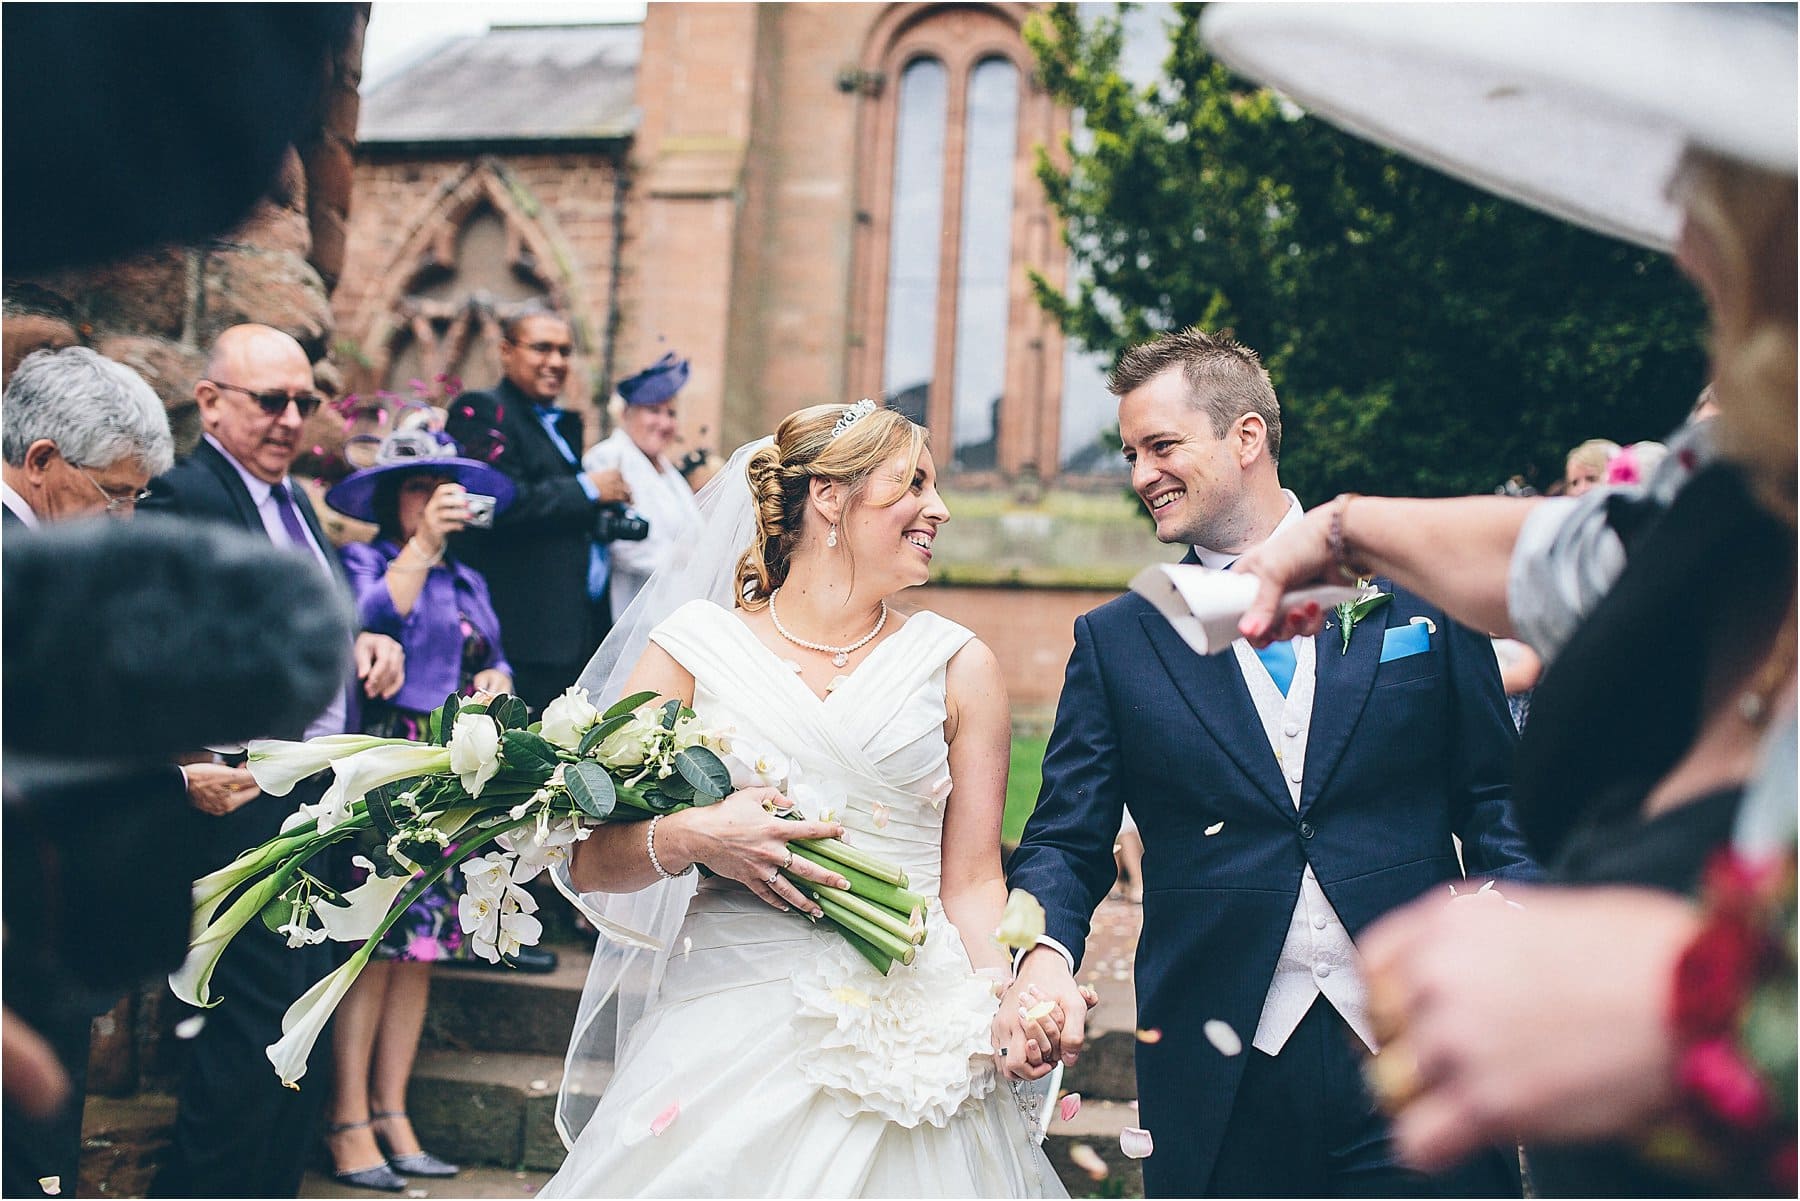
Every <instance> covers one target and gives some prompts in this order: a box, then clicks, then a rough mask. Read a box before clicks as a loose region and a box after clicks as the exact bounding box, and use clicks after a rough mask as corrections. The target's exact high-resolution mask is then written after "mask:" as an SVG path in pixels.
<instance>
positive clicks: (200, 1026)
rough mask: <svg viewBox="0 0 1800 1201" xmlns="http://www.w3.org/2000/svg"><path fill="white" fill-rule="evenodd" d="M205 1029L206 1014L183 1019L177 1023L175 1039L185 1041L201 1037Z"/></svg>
mask: <svg viewBox="0 0 1800 1201" xmlns="http://www.w3.org/2000/svg"><path fill="white" fill-rule="evenodd" d="M205 1028H206V1015H205V1014H204V1013H196V1014H195V1015H194V1016H193V1017H191V1018H182V1019H181V1020H180V1021H179V1022H176V1023H175V1037H176V1038H184V1039H185V1038H195V1037H197V1036H198V1035H199V1033H200V1031H202V1030H204V1029H205Z"/></svg>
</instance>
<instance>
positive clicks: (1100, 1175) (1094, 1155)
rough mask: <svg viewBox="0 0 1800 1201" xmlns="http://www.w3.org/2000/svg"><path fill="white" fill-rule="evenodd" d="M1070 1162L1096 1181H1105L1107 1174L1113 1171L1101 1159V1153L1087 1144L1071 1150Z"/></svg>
mask: <svg viewBox="0 0 1800 1201" xmlns="http://www.w3.org/2000/svg"><path fill="white" fill-rule="evenodd" d="M1069 1162H1070V1163H1072V1164H1074V1165H1075V1166H1076V1167H1078V1168H1080V1169H1081V1170H1082V1171H1084V1172H1086V1173H1087V1174H1088V1175H1089V1176H1092V1177H1093V1178H1094V1179H1095V1180H1105V1179H1106V1174H1107V1172H1109V1171H1111V1169H1110V1168H1108V1167H1107V1166H1106V1161H1105V1160H1104V1159H1101V1158H1100V1152H1098V1151H1096V1150H1094V1149H1093V1148H1092V1147H1090V1146H1088V1145H1087V1144H1086V1143H1076V1144H1075V1145H1074V1146H1073V1147H1070V1148H1069Z"/></svg>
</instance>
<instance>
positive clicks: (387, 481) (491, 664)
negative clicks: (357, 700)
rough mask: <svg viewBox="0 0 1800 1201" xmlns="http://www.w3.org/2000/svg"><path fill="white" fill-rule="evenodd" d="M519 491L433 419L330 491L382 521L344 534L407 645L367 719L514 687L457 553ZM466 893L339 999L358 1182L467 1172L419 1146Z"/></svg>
mask: <svg viewBox="0 0 1800 1201" xmlns="http://www.w3.org/2000/svg"><path fill="white" fill-rule="evenodd" d="M512 497H513V484H512V481H511V480H509V479H507V478H506V476H504V475H502V474H501V473H500V472H498V471H496V470H495V469H494V468H492V467H488V466H486V465H485V464H482V463H477V462H475V461H474V460H472V459H463V458H459V457H457V455H456V445H455V443H454V442H451V441H450V440H449V439H448V437H446V436H445V435H442V434H438V433H435V432H433V431H431V430H428V429H405V430H398V431H396V432H395V433H393V434H391V435H390V436H389V437H388V438H387V439H386V440H385V441H384V442H383V443H382V444H381V449H380V450H379V451H378V452H377V456H376V462H375V464H374V465H373V466H371V467H366V468H364V469H363V470H361V471H357V472H355V473H353V474H351V475H350V476H348V477H347V478H345V479H344V480H343V481H342V482H340V483H339V484H337V485H336V486H335V487H333V488H332V489H331V491H329V492H328V493H326V495H325V500H326V503H327V504H329V505H330V506H331V507H332V508H334V509H336V510H337V511H338V512H340V513H343V514H345V515H347V516H350V517H355V518H359V519H360V520H363V521H370V522H373V523H374V524H375V525H376V527H377V533H376V536H375V540H374V541H373V542H371V543H367V544H363V543H353V544H351V545H349V546H346V547H344V548H343V551H342V555H343V560H344V567H345V569H346V571H347V572H348V573H349V575H350V581H351V583H352V585H353V586H354V587H355V589H356V603H357V609H358V615H359V617H360V619H361V622H362V628H364V629H368V630H376V631H379V632H381V633H383V634H387V635H389V636H391V637H393V638H396V639H398V640H399V641H400V643H401V645H402V646H403V647H405V649H406V682H405V683H404V684H403V685H401V688H400V691H399V692H398V693H396V694H395V695H394V697H393V698H392V699H391V700H389V701H370V702H368V703H367V704H366V705H365V707H364V710H363V719H362V729H363V732H364V733H369V734H379V735H382V736H385V737H389V738H410V739H413V740H415V741H416V740H419V739H421V738H423V737H424V718H425V717H426V715H427V714H429V713H430V712H431V710H433V709H435V708H437V707H438V706H439V705H441V704H443V703H444V698H445V697H447V696H448V695H450V694H451V693H453V692H459V691H465V690H469V689H485V690H486V691H488V692H495V693H499V692H510V691H512V669H511V668H510V667H509V666H508V665H507V662H506V655H505V653H504V652H503V651H502V650H501V647H500V623H499V620H498V619H497V618H496V617H495V616H494V607H493V604H492V602H491V601H490V600H489V599H488V588H487V582H486V581H485V580H483V579H482V578H481V575H480V574H479V573H478V572H476V571H475V570H474V569H472V568H470V567H468V566H466V565H464V564H462V563H459V562H457V561H456V560H455V559H454V558H451V557H450V556H449V553H448V551H449V537H450V535H451V534H454V533H456V532H457V531H458V530H461V529H463V528H464V527H465V526H467V525H470V524H472V523H473V522H475V521H478V520H481V519H482V518H485V519H487V520H491V519H492V511H493V510H497V509H503V508H505V507H506V505H507V504H509V503H511V501H512ZM490 506H491V509H490ZM477 514H479V517H478V516H477ZM457 897H458V893H457V889H456V888H455V887H454V885H453V883H452V880H451V877H450V876H445V877H444V878H443V879H442V880H440V881H439V882H438V883H436V884H434V885H432V887H431V888H430V889H429V890H428V891H427V892H426V893H425V894H424V895H423V896H422V897H420V898H419V900H418V901H416V902H415V903H414V904H413V905H412V906H411V907H410V908H408V909H407V911H406V914H405V916H404V917H403V918H402V919H401V920H400V921H398V922H396V923H395V924H394V926H393V928H392V929H391V930H389V931H388V934H387V936H386V937H385V938H384V939H383V940H382V944H381V946H380V947H379V948H377V950H376V954H375V958H374V960H373V961H371V962H370V964H369V966H368V967H367V968H366V969H365V970H364V971H363V973H362V975H361V976H359V977H358V978H357V981H356V984H355V986H354V987H353V988H352V989H351V990H350V994H349V996H347V997H346V998H345V999H344V1002H343V1004H342V1005H341V1006H340V1007H339V1008H338V1012H337V1018H336V1022H337V1031H336V1034H335V1036H334V1040H333V1056H334V1059H335V1067H336V1080H335V1082H334V1085H333V1095H332V1102H331V1110H330V1114H329V1119H328V1120H329V1125H328V1126H327V1127H326V1140H327V1143H328V1145H329V1147H330V1150H331V1157H332V1169H333V1171H332V1174H333V1175H334V1176H335V1177H336V1178H337V1179H338V1180H339V1181H342V1182H343V1183H345V1184H350V1185H356V1186H359V1187H362V1188H372V1189H382V1190H386V1191H389V1192H399V1191H401V1190H403V1189H405V1188H406V1187H407V1185H406V1176H407V1175H413V1176H453V1175H455V1174H456V1172H457V1168H456V1167H455V1166H454V1165H452V1164H448V1163H445V1162H444V1161H443V1160H441V1159H439V1158H437V1157H436V1156H435V1155H432V1154H431V1153H429V1152H427V1151H425V1150H424V1149H422V1148H421V1147H420V1146H419V1140H418V1137H417V1136H416V1135H415V1134H414V1133H413V1128H412V1123H411V1122H410V1121H409V1120H408V1118H407V1116H406V1085H407V1080H408V1079H409V1078H410V1077H411V1075H412V1068H413V1060H414V1058H415V1057H416V1056H417V1053H418V1049H419V1034H420V1031H421V1030H422V1029H423V1028H424V1024H425V1006H426V1002H427V1000H428V999H429V997H430V990H431V975H430V971H431V967H430V965H431V963H432V962H434V961H437V960H443V959H454V958H462V957H463V955H462V949H463V948H462V928H461V926H460V925H459V924H458V922H457V915H456V908H457ZM540 954H541V953H540Z"/></svg>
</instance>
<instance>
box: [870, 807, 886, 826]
mask: <svg viewBox="0 0 1800 1201" xmlns="http://www.w3.org/2000/svg"><path fill="white" fill-rule="evenodd" d="M871 807H872V808H873V809H874V811H875V828H876V829H877V830H885V829H887V824H888V807H887V806H886V805H884V804H882V803H881V802H880V801H875V802H873V804H872V806H871Z"/></svg>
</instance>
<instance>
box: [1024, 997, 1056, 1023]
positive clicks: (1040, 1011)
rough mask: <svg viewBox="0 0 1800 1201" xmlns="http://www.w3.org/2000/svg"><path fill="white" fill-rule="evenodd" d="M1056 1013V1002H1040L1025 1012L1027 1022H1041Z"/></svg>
mask: <svg viewBox="0 0 1800 1201" xmlns="http://www.w3.org/2000/svg"><path fill="white" fill-rule="evenodd" d="M1055 1011H1056V1002H1055V1001H1039V1002H1038V1003H1037V1004H1036V1005H1033V1006H1032V1007H1031V1008H1030V1009H1027V1010H1026V1011H1025V1020H1026V1021H1028V1022H1041V1021H1043V1020H1044V1019H1045V1018H1047V1017H1049V1016H1050V1015H1051V1014H1052V1013H1054V1012H1055Z"/></svg>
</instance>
